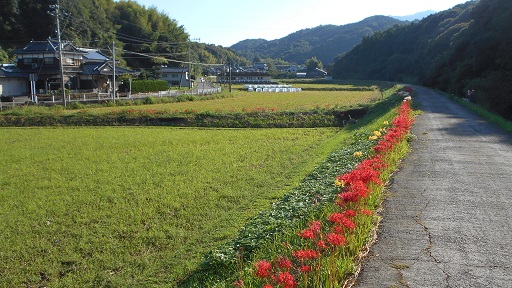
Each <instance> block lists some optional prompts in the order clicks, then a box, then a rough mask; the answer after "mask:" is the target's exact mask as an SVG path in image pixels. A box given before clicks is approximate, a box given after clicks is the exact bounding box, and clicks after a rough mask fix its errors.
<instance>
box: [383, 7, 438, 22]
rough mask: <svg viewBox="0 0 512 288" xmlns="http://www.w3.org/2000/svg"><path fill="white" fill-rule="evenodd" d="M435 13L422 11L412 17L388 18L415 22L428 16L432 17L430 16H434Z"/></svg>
mask: <svg viewBox="0 0 512 288" xmlns="http://www.w3.org/2000/svg"><path fill="white" fill-rule="evenodd" d="M435 13H437V11H434V10H427V11H423V12H418V13H414V14H412V15H407V16H390V17H393V18H395V19H398V20H401V21H411V22H413V21H416V20H421V19H423V18H425V17H427V16H429V15H432V14H435Z"/></svg>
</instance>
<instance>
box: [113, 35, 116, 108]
mask: <svg viewBox="0 0 512 288" xmlns="http://www.w3.org/2000/svg"><path fill="white" fill-rule="evenodd" d="M112 55H113V57H112V58H113V59H112V60H113V61H112V63H113V64H112V68H113V69H114V72H113V75H112V83H113V87H112V99H113V100H114V103H115V102H116V46H115V41H112Z"/></svg>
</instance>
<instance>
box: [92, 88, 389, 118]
mask: <svg viewBox="0 0 512 288" xmlns="http://www.w3.org/2000/svg"><path fill="white" fill-rule="evenodd" d="M379 99H380V92H378V91H362V92H359V91H358V92H354V91H302V92H296V93H256V92H247V91H239V90H234V91H233V93H232V94H231V95H230V96H229V97H225V98H220V99H213V100H206V101H184V102H175V103H166V104H156V105H145V106H144V108H145V109H155V110H156V111H161V110H165V111H168V112H184V111H194V112H204V111H209V112H249V111H258V110H267V111H307V110H311V109H316V108H333V107H350V106H357V105H361V104H367V103H373V102H375V101H377V100H379ZM113 109H114V110H119V109H133V107H116V108H111V107H104V108H95V109H94V111H95V112H97V113H102V112H103V113H105V112H106V113H109V112H110V111H112V110H113Z"/></svg>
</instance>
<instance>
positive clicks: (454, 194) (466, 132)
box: [354, 87, 512, 287]
mask: <svg viewBox="0 0 512 288" xmlns="http://www.w3.org/2000/svg"><path fill="white" fill-rule="evenodd" d="M416 91H418V92H419V95H418V96H417V97H415V99H413V100H414V101H416V102H417V103H420V109H421V110H422V111H423V112H424V113H423V114H422V115H420V116H418V117H417V118H416V124H415V125H414V127H413V129H412V130H413V133H414V134H415V135H416V136H417V139H416V140H415V141H413V143H412V149H413V151H412V153H411V154H410V155H409V156H408V157H407V158H406V159H405V161H404V163H403V165H402V166H403V167H402V168H401V170H400V171H398V172H397V173H396V175H395V177H394V181H393V184H392V185H391V189H390V190H391V191H390V193H391V195H390V196H389V197H388V199H387V200H386V201H385V202H384V203H383V206H384V211H383V213H382V215H383V221H382V223H381V226H380V228H379V233H378V241H377V243H375V245H374V246H373V247H372V249H371V251H370V254H369V257H368V258H367V259H366V261H365V263H364V264H363V268H362V271H361V274H360V276H359V279H358V281H357V283H356V285H354V287H512V247H511V246H512V137H511V136H510V135H508V134H506V133H504V132H502V131H501V130H499V129H498V128H496V126H494V125H491V124H489V123H487V122H485V121H484V120H482V119H480V118H479V117H477V116H474V115H473V114H471V113H469V112H468V111H466V110H465V109H464V108H462V107H460V106H458V105H457V104H455V103H453V102H451V101H449V100H448V99H446V98H444V97H442V96H441V95H439V94H438V93H436V92H434V91H432V90H429V89H426V88H422V87H416Z"/></svg>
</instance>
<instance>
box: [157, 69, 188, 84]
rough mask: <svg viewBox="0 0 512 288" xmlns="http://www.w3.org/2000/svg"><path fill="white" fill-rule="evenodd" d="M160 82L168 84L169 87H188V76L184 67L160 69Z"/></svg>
mask: <svg viewBox="0 0 512 288" xmlns="http://www.w3.org/2000/svg"><path fill="white" fill-rule="evenodd" d="M160 73H162V76H161V78H160V79H161V80H165V81H167V82H168V83H169V86H181V87H189V84H190V82H189V81H190V74H189V73H188V68H186V67H161V68H160Z"/></svg>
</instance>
